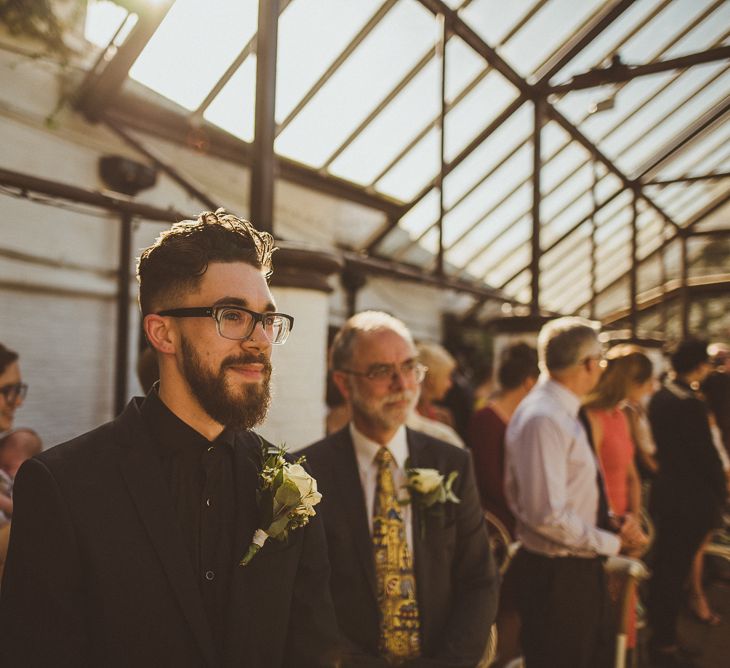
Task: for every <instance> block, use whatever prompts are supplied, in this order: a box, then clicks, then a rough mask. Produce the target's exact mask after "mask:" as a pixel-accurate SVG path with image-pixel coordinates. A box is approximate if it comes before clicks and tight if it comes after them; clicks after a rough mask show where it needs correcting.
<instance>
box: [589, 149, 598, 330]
mask: <svg viewBox="0 0 730 668" xmlns="http://www.w3.org/2000/svg"><path fill="white" fill-rule="evenodd" d="M591 168H592V170H593V182H592V183H591V206H592V207H593V211H592V213H591V306H590V318H591V320H594V319H595V317H596V297H597V280H598V273H597V271H596V265H597V260H596V255H597V253H598V243H597V239H596V233H597V232H598V221H597V220H596V215H597V213H598V196H597V195H596V186H597V185H598V165H597V164H596V161H595V160H592V161H591Z"/></svg>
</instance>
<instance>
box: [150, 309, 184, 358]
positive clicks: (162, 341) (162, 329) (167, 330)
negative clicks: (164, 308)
mask: <svg viewBox="0 0 730 668" xmlns="http://www.w3.org/2000/svg"><path fill="white" fill-rule="evenodd" d="M171 324H172V319H171V318H170V317H169V316H161V315H157V314H155V313H150V314H149V315H146V316H145V317H144V333H145V334H146V335H147V340H148V341H149V342H150V345H151V346H152V347H153V348H154V349H155V350H158V351H159V352H161V353H168V354H172V353H175V352H176V350H177V337H176V332H175V331H174V330H173V329H172V327H171Z"/></svg>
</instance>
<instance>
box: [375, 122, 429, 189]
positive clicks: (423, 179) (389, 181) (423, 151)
mask: <svg viewBox="0 0 730 668" xmlns="http://www.w3.org/2000/svg"><path fill="white" fill-rule="evenodd" d="M403 120H404V121H406V120H407V119H403ZM439 147H440V142H439V133H438V132H437V131H436V130H430V131H429V132H428V134H427V135H426V136H425V137H424V138H423V139H422V140H421V141H419V142H418V144H416V146H414V147H413V149H411V150H410V151H409V152H408V153H407V154H406V155H405V157H403V158H402V159H401V160H399V161H398V162H397V163H396V165H395V166H394V167H393V169H391V170H390V171H389V172H388V173H387V174H386V175H385V176H384V177H383V178H382V179H380V180H379V181H378V182H377V183H376V184H375V187H376V188H377V190H379V191H380V192H382V193H385V194H386V195H390V196H391V197H396V198H398V199H402V200H405V201H408V200H410V199H413V197H415V196H416V195H417V194H418V192H419V191H420V190H421V188H423V187H424V186H425V185H426V184H427V183H428V182H429V181H431V180H432V179H433V178H434V177H435V176H436V174H437V173H438V171H439V170H440V169H441V160H440V158H439Z"/></svg>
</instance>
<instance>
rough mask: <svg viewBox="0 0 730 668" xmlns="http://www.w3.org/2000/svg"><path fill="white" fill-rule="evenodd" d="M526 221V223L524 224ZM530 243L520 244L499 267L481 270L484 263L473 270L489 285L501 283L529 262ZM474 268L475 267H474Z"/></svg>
mask: <svg viewBox="0 0 730 668" xmlns="http://www.w3.org/2000/svg"><path fill="white" fill-rule="evenodd" d="M525 223H526V225H525ZM525 223H522V224H523V225H525V227H527V226H529V224H530V222H529V221H527V220H526V221H525ZM530 255H531V250H530V245H529V244H522V245H521V246H520V247H519V248H518V249H517V250H516V251H514V252H512V253H511V254H510V257H509V262H508V263H506V264H505V265H504V266H503V267H501V268H500V269H495V270H493V271H490V270H489V266H487V268H486V269H485V270H484V271H481V269H482V268H483V266H484V265H481V266H480V267H479V269H480V271H475V274H476V275H478V276H482V275H483V276H484V279H485V281H486V282H487V283H488V284H489V285H501V284H502V283H503V282H504V281H506V280H507V279H508V278H509V277H510V276H511V275H512V274H513V273H514V272H515V271H517V269H519V268H520V267H522V266H525V265H527V264H529V263H530ZM475 269H476V268H475Z"/></svg>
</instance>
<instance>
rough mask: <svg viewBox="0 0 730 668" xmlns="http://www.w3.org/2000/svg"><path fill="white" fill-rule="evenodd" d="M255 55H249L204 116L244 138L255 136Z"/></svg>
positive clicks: (251, 138)
mask: <svg viewBox="0 0 730 668" xmlns="http://www.w3.org/2000/svg"><path fill="white" fill-rule="evenodd" d="M255 105H256V56H249V57H248V58H246V60H245V61H244V62H243V64H242V65H241V67H239V68H238V69H237V70H236V72H235V74H234V75H233V76H232V77H231V78H230V79H229V80H228V83H226V85H225V86H224V87H223V89H222V90H221V92H220V93H218V95H216V97H215V98H213V101H212V102H211V103H210V105H209V106H208V108H207V109H206V110H205V112H204V114H203V117H204V118H205V120H207V121H210V122H211V123H213V124H215V125H217V126H218V127H221V128H223V129H224V130H225V131H226V132H230V133H231V134H232V135H235V136H236V137H238V138H239V139H243V141H247V142H252V141H253V138H254V110H255Z"/></svg>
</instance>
